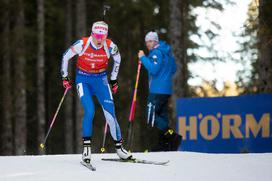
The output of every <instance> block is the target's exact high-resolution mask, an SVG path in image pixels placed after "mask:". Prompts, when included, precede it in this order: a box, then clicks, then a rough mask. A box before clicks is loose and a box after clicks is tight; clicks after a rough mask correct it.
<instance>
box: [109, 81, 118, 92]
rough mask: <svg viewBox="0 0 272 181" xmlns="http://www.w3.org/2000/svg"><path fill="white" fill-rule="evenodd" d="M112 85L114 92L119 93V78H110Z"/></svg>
mask: <svg viewBox="0 0 272 181" xmlns="http://www.w3.org/2000/svg"><path fill="white" fill-rule="evenodd" d="M110 85H111V91H112V93H113V94H116V93H117V90H118V82H117V80H110Z"/></svg>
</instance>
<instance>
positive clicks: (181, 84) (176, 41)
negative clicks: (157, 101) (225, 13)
mask: <svg viewBox="0 0 272 181" xmlns="http://www.w3.org/2000/svg"><path fill="white" fill-rule="evenodd" d="M185 4H186V2H182V1H181V0H170V1H169V11H170V24H169V36H170V37H169V39H170V44H171V46H172V49H173V54H174V57H175V60H176V64H177V72H176V74H175V76H174V79H173V95H172V104H173V115H172V118H173V119H174V120H175V118H176V111H175V110H176V99H177V98H179V97H185V96H187V95H188V85H187V80H188V65H187V59H186V57H187V56H186V46H185V37H184V36H185V26H184V24H185V22H184V18H185V13H186V12H185V9H186V8H185ZM170 125H171V126H174V123H173V122H172V123H170Z"/></svg>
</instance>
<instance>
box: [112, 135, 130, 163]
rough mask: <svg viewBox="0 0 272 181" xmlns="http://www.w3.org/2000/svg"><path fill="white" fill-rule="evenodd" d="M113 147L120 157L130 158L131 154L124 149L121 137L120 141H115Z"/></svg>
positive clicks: (123, 158)
mask: <svg viewBox="0 0 272 181" xmlns="http://www.w3.org/2000/svg"><path fill="white" fill-rule="evenodd" d="M115 149H116V153H117V155H118V156H119V157H120V159H122V160H129V159H132V154H131V153H129V152H128V151H127V150H125V149H124V147H123V139H121V140H120V141H115Z"/></svg>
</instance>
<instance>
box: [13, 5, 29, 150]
mask: <svg viewBox="0 0 272 181" xmlns="http://www.w3.org/2000/svg"><path fill="white" fill-rule="evenodd" d="M15 7H16V9H15V11H14V13H15V27H14V32H13V37H14V48H13V50H14V51H13V55H14V57H13V58H14V62H15V63H14V68H15V70H14V74H15V77H14V81H13V82H14V83H15V84H14V95H15V111H14V113H15V130H14V131H15V154H16V155H22V154H25V153H26V131H27V128H26V77H25V65H26V59H25V45H24V21H25V20H24V18H25V17H24V1H23V0H15Z"/></svg>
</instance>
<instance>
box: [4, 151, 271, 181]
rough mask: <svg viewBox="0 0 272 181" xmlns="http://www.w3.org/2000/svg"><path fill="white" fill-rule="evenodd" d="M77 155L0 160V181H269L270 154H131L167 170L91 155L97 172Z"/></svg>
mask: <svg viewBox="0 0 272 181" xmlns="http://www.w3.org/2000/svg"><path fill="white" fill-rule="evenodd" d="M80 157H81V156H80V155H49V156H2V157H0V181H12V180H14V181H44V180H46V181H83V180H84V181H86V180H89V181H271V180H272V171H271V168H272V153H265V154H205V153H193V152H160V153H134V157H137V158H141V159H147V160H155V161H165V160H170V162H169V163H168V164H167V166H159V165H144V164H134V163H118V162H106V161H102V160H101V158H102V157H103V158H109V157H110V158H112V157H116V155H115V154H93V155H92V162H93V164H94V165H95V166H96V169H97V170H96V171H95V172H92V171H89V170H88V169H87V168H85V167H83V166H82V165H81V164H80V163H79V161H80Z"/></svg>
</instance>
